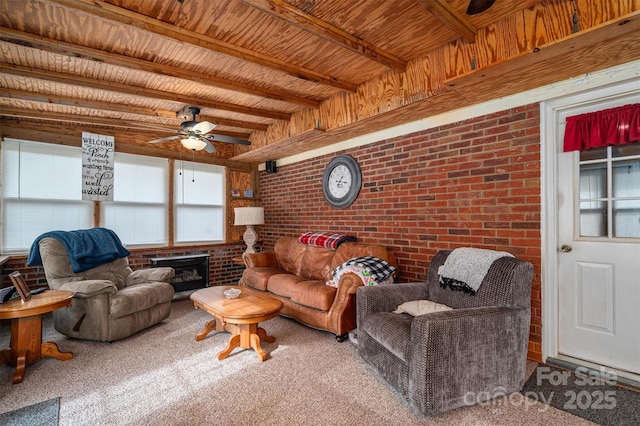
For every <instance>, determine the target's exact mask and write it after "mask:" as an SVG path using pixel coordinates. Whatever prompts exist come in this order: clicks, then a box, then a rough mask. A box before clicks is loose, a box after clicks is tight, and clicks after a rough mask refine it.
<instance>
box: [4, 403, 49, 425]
mask: <svg viewBox="0 0 640 426" xmlns="http://www.w3.org/2000/svg"><path fill="white" fill-rule="evenodd" d="M59 410H60V398H51V399H49V400H46V401H42V402H38V403H37V404H33V405H28V406H26V407H22V408H18V409H17V410H13V411H9V412H8V413H0V425H3V426H57V425H58V412H59Z"/></svg>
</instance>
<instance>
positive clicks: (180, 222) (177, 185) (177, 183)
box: [174, 161, 225, 244]
mask: <svg viewBox="0 0 640 426" xmlns="http://www.w3.org/2000/svg"><path fill="white" fill-rule="evenodd" d="M185 165H186V167H185ZM224 170H225V169H224V167H222V166H214V165H209V164H201V163H185V162H183V161H176V162H175V172H174V176H175V179H174V195H175V199H174V204H175V242H176V243H180V244H185V243H195V242H204V241H210V242H213V241H224V194H225V188H224V177H225V173H224Z"/></svg>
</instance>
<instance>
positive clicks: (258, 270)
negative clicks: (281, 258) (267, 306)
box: [242, 266, 286, 291]
mask: <svg viewBox="0 0 640 426" xmlns="http://www.w3.org/2000/svg"><path fill="white" fill-rule="evenodd" d="M285 273H286V272H285V271H283V270H282V269H278V268H268V267H263V266H257V267H254V268H247V269H245V270H244V272H243V274H242V281H243V283H244V284H245V285H247V286H249V287H253V288H255V289H256V290H262V291H266V290H267V282H268V281H269V278H270V277H271V276H273V275H277V274H285Z"/></svg>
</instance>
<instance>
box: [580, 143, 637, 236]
mask: <svg viewBox="0 0 640 426" xmlns="http://www.w3.org/2000/svg"><path fill="white" fill-rule="evenodd" d="M579 203H580V235H581V236H583V237H603V238H640V143H634V144H627V145H616V146H613V147H606V148H596V149H591V150H587V151H581V152H580V200H579Z"/></svg>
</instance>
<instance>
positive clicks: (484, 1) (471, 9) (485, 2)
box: [467, 0, 496, 15]
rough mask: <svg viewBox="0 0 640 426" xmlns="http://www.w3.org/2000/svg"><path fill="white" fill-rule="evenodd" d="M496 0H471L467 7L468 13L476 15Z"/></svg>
mask: <svg viewBox="0 0 640 426" xmlns="http://www.w3.org/2000/svg"><path fill="white" fill-rule="evenodd" d="M495 1H496V0H471V1H470V2H469V6H468V7H467V15H475V14H476V13H481V12H484V11H485V10H487V9H489V8H490V7H491V6H493V3H495Z"/></svg>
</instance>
